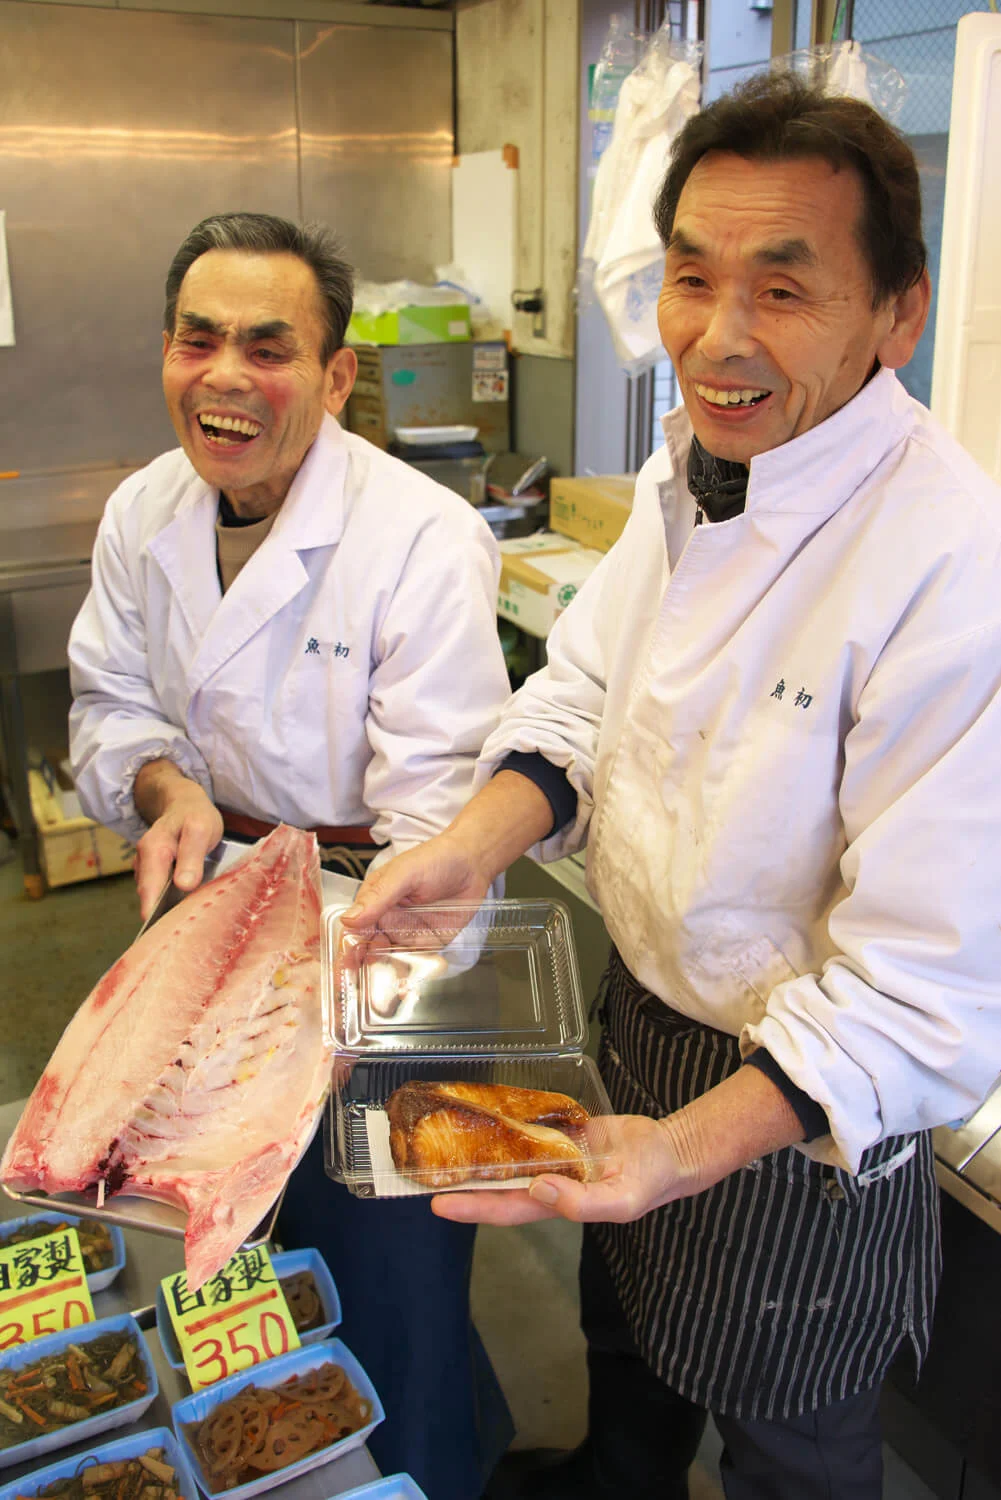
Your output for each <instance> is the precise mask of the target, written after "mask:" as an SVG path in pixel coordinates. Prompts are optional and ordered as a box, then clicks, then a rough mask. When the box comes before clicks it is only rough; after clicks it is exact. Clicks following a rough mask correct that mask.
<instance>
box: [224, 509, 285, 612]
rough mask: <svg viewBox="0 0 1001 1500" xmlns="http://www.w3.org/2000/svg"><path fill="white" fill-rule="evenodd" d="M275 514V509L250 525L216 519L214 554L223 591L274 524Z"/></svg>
mask: <svg viewBox="0 0 1001 1500" xmlns="http://www.w3.org/2000/svg"><path fill="white" fill-rule="evenodd" d="M277 514H278V512H277V511H275V512H274V515H270V516H265V517H264V519H263V521H255V522H254V524H253V525H252V526H224V525H223V524H222V522H221V521H220V520H218V519H217V520H216V523H215V535H216V556H217V557H218V559H219V577H220V579H221V580H222V591H223V593H225V592H226V590H227V589H228V588H229V586H230V584H231V583H232V582H233V579H234V578H235V577H236V575H237V574H238V573H239V571H240V569H241V568H242V567H243V565H244V563H247V562H249V561H250V559H251V558H252V557H253V555H254V553H255V552H256V551H257V549H258V547H259V546H260V545H261V543H262V542H263V540H264V538H265V537H266V536H267V534H268V532H269V531H270V530H271V528H272V526H273V525H274V524H275V516H277Z"/></svg>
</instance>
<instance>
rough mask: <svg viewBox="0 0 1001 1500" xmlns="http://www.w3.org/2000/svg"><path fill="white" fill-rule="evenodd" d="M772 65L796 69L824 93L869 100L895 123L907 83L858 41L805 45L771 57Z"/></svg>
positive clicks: (887, 118) (902, 105) (885, 116)
mask: <svg viewBox="0 0 1001 1500" xmlns="http://www.w3.org/2000/svg"><path fill="white" fill-rule="evenodd" d="M772 68H773V69H779V70H782V71H785V72H788V73H795V74H797V75H799V76H800V77H802V78H803V79H804V80H805V81H806V82H808V83H811V84H814V85H815V86H817V87H818V88H821V89H823V91H824V93H825V94H847V95H848V96H849V98H852V99H861V100H862V101H863V102H864V103H866V104H871V105H872V106H873V108H874V109H877V110H879V113H880V114H881V115H882V116H883V118H884V119H886V120H889V121H890V123H891V125H892V124H895V123H896V122H897V120H898V119H899V117H900V113H901V111H902V109H903V107H904V101H905V100H906V98H907V83H906V82H905V80H904V78H903V77H902V76H901V74H900V73H898V72H897V70H896V68H894V67H893V66H892V65H891V64H890V63H888V62H884V61H883V59H882V58H880V57H876V56H874V55H873V53H871V52H863V50H862V47H861V44H860V43H859V42H832V43H830V45H828V46H821V47H805V48H802V49H801V50H799V51H796V52H786V53H785V54H784V55H783V56H781V57H776V58H773V59H772Z"/></svg>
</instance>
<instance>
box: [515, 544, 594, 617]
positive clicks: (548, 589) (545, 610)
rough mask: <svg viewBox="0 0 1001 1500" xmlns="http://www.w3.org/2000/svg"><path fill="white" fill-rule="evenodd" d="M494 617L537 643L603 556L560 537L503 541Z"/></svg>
mask: <svg viewBox="0 0 1001 1500" xmlns="http://www.w3.org/2000/svg"><path fill="white" fill-rule="evenodd" d="M500 552H501V575H500V590H499V595H498V600H497V613H498V614H499V615H500V616H501V617H502V618H503V619H505V620H511V621H513V623H514V624H515V625H518V626H520V628H521V629H522V630H524V631H526V632H527V633H528V634H529V635H534V636H539V637H540V638H541V639H543V640H544V639H545V637H546V636H547V635H548V634H549V632H550V630H552V628H553V625H554V624H555V623H556V621H557V620H558V619H559V617H560V615H561V614H562V613H563V611H564V609H566V607H567V605H568V604H569V603H570V600H571V599H572V598H573V597H574V595H575V594H576V593H577V590H578V589H579V588H580V586H581V584H582V583H584V581H585V580H586V579H587V578H590V576H591V574H592V573H593V572H594V570H595V568H596V567H597V566H598V564H599V563H600V562H601V553H600V552H595V551H594V550H593V549H592V548H590V547H581V546H579V545H578V544H577V543H576V542H572V541H570V540H569V539H568V538H567V537H564V536H554V535H553V533H552V532H538V533H537V534H536V535H535V536H524V537H514V538H512V539H511V540H510V541H506V542H501V544H500Z"/></svg>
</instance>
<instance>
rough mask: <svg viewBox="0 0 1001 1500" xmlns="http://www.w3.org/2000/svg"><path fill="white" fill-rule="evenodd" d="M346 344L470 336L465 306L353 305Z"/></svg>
mask: <svg viewBox="0 0 1001 1500" xmlns="http://www.w3.org/2000/svg"><path fill="white" fill-rule="evenodd" d="M346 336H347V341H348V343H349V344H448V343H452V342H453V341H455V340H457V339H471V338H472V336H473V325H472V323H471V321H470V317H469V307H468V306H467V305H466V304H465V303H458V302H457V303H452V304H450V305H449V306H447V307H417V306H410V307H401V308H398V309H397V310H396V311H395V312H384V313H367V312H361V311H358V310H357V309H356V310H355V311H354V312H353V313H352V314H351V321H350V323H349V324H348V331H347V335H346Z"/></svg>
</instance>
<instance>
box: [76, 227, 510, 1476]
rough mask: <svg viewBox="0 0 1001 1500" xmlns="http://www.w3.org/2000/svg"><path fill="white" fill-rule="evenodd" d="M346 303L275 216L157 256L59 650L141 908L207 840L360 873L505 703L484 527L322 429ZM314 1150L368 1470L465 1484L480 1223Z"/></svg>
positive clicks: (294, 1240)
mask: <svg viewBox="0 0 1001 1500" xmlns="http://www.w3.org/2000/svg"><path fill="white" fill-rule="evenodd" d="M351 304H352V278H351V271H350V268H349V267H348V266H347V265H346V264H345V263H344V261H343V260H341V259H340V257H339V256H338V254H337V253H336V250H335V248H334V247H333V245H332V243H331V241H330V240H329V237H328V236H327V235H326V234H325V233H324V232H323V231H320V230H313V229H302V228H300V227H299V226H296V225H294V224H290V223H288V222H286V221H284V220H281V219H277V218H274V217H273V216H271V215H267V214H222V215H217V216H214V217H213V218H210V219H207V220H205V221H203V223H201V224H200V225H198V226H197V227H196V228H195V229H194V230H193V231H192V232H191V234H190V235H189V236H188V237H187V239H186V240H185V242H184V244H183V245H182V246H181V248H180V249H179V251H178V253H177V255H176V256H175V258H174V261H173V263H172V265H171V268H170V272H169V274H168V278H167V296H166V309H165V316H164V334H163V385H164V393H165V396H166V401H167V406H168V409H169V411H170V415H171V419H172V421H173V423H174V427H175V430H176V432H177V435H178V438H179V440H180V444H181V447H180V449H178V450H175V451H173V452H171V453H167V454H164V455H163V456H162V457H160V458H158V459H156V460H155V461H154V462H153V463H152V464H150V465H149V466H148V467H147V468H146V469H143V470H142V471H140V472H139V473H137V474H134V475H132V476H131V477H130V478H129V479H128V480H126V481H125V483H124V484H123V485H121V486H120V488H119V489H118V490H117V491H116V493H115V494H114V495H113V496H112V497H111V500H110V501H109V503H108V506H107V509H106V512H105V515H104V519H103V521H102V524H101V529H100V532H99V535H98V540H97V544H96V547H95V553H94V566H93V586H92V590H91V593H90V595H89V597H88V599H87V601H86V603H85V604H84V606H83V609H82V610H81V613H80V615H79V617H78V619H77V621H76V624H75V625H74V627H73V632H72V635H71V639H70V646H69V655H70V661H71V669H72V685H73V692H74V704H73V709H72V714H71V737H72V744H71V753H72V759H73V766H74V773H75V776H76V782H77V787H78V789H79V792H80V795H81V800H82V802H83V804H84V806H85V807H86V809H87V811H88V813H90V814H91V815H92V816H94V817H95V818H97V819H99V820H100V821H101V822H102V823H105V824H107V825H109V826H111V827H113V828H116V829H118V830H119V831H120V832H121V833H123V834H124V835H125V836H126V837H128V838H130V839H132V840H133V841H134V842H136V843H137V845H138V859H137V867H136V879H137V885H138V889H139V896H140V904H141V908H142V913H143V915H144V916H146V915H147V914H148V912H149V911H150V910H151V908H152V906H153V905H154V903H155V901H156V899H157V896H158V895H159V892H160V890H161V888H162V887H163V885H164V883H165V882H166V880H167V879H168V877H169V876H170V875H171V872H173V879H174V883H175V885H177V886H178V887H179V888H180V889H182V890H185V891H190V890H192V889H193V888H195V887H196V886H198V884H199V882H200V881H201V879H202V874H203V864H204V860H205V857H206V855H207V854H208V853H209V851H210V850H212V849H213V847H214V846H215V845H216V844H217V843H218V842H219V840H220V839H221V838H222V836H223V834H224V832H225V833H226V834H227V836H228V837H230V838H236V839H240V838H245V839H256V838H259V837H260V836H262V835H263V834H265V833H267V832H268V830H269V829H270V828H272V827H274V826H275V825H276V824H279V823H285V824H291V825H293V826H294V827H296V828H301V829H309V830H314V831H315V832H316V834H317V837H318V839H319V843H320V846H321V852H322V853H323V854H324V856H325V863H326V864H327V867H328V868H332V869H335V870H336V871H338V872H339V873H341V874H346V875H349V876H355V877H358V876H360V875H362V874H363V873H364V871H365V870H366V868H367V867H368V865H369V864H370V863H371V862H373V861H379V860H381V859H384V858H388V857H389V855H390V854H391V853H399V852H402V851H403V850H406V849H407V848H409V847H411V846H413V845H415V844H417V843H419V842H420V841H421V840H423V839H425V838H427V837H429V836H431V835H433V834H434V833H436V832H438V831H440V830H441V829H442V828H443V827H445V826H446V825H447V823H448V822H449V821H450V819H451V818H452V817H453V816H454V815H455V813H456V812H457V811H458V809H459V808H460V807H461V806H462V804H463V803H464V802H465V800H466V799H467V797H468V795H469V792H470V790H471V787H472V777H473V768H474V765H475V761H476V757H477V754H478V752H479V749H480V746H481V744H482V742H483V740H484V738H485V736H486V735H487V734H488V733H489V731H490V730H491V728H492V727H493V726H494V724H495V722H496V719H497V715H498V712H499V709H500V707H501V704H502V703H503V701H504V699H505V697H506V695H507V678H506V673H505V670H504V664H503V658H502V655H501V651H500V646H499V643H498V638H497V631H496V621H495V604H496V584H497V572H498V559H497V550H496V546H495V543H494V541H493V538H492V537H491V535H490V533H489V530H488V528H487V527H486V526H485V524H484V523H483V521H482V520H481V519H480V517H478V516H477V515H476V513H475V511H474V510H473V509H472V508H471V507H470V506H469V505H468V504H466V503H465V502H464V501H463V500H462V499H461V498H460V497H459V496H457V495H455V494H453V493H452V492H451V491H449V490H446V489H444V488H442V487H441V486H439V485H437V484H435V483H433V482H432V481H430V480H429V479H427V478H426V477H425V476H424V475H422V474H420V473H418V472H417V471H416V470H414V469H412V468H409V467H408V466H406V465H404V464H402V463H400V462H398V461H397V460H395V459H393V458H390V457H389V456H388V455H387V454H385V453H383V452H381V451H380V450H378V449H376V448H374V447H373V446H371V445H370V444H369V443H367V442H365V441H364V440H363V439H361V438H359V437H357V436H355V435H353V434H350V433H347V432H345V431H343V430H342V429H341V427H340V426H339V424H338V422H337V420H336V416H337V414H338V413H340V412H341V410H342V409H343V407H344V404H345V402H346V401H347V398H348V396H349V394H350V391H351V388H352V384H353V382H354V377H355V372H356V368H357V362H356V359H355V355H354V352H353V351H352V350H351V349H349V348H347V347H346V346H345V345H344V343H343V338H344V332H345V329H346V327H347V323H348V319H349V317H350V313H351ZM223 878H225V877H223ZM153 930H154V931H155V928H154V929H153ZM321 1144H322V1143H321V1141H320V1139H319V1137H317V1139H316V1140H314V1142H313V1145H312V1147H310V1149H309V1151H308V1152H307V1153H306V1156H305V1157H304V1159H303V1161H302V1164H301V1165H300V1166H299V1168H297V1170H296V1172H295V1173H294V1174H293V1176H292V1179H291V1181H290V1184H289V1187H288V1190H287V1193H286V1198H285V1202H284V1205H283V1209H282V1213H281V1217H280V1219H279V1227H278V1235H279V1238H280V1239H281V1240H282V1242H283V1244H285V1245H286V1246H287V1247H288V1248H292V1247H294V1246H298V1245H315V1246H317V1247H318V1248H319V1249H320V1251H321V1252H322V1253H323V1254H324V1256H325V1258H326V1259H327V1260H328V1262H329V1264H330V1267H331V1270H332V1272H333V1274H334V1278H335V1280H336V1281H337V1284H338V1287H339V1290H340V1293H341V1297H342V1301H343V1304H344V1315H345V1321H344V1325H343V1329H342V1331H343V1333H344V1337H345V1341H346V1342H347V1344H348V1345H349V1347H351V1348H352V1349H353V1350H354V1352H355V1353H356V1354H357V1355H358V1357H359V1358H360V1359H361V1361H362V1363H363V1364H364V1365H365V1367H366V1368H367V1369H368V1371H369V1373H370V1374H371V1376H372V1379H373V1381H374V1383H375V1385H376V1388H377V1389H378V1390H379V1393H380V1395H381V1397H382V1400H383V1403H384V1405H385V1407H386V1412H387V1419H386V1421H385V1423H384V1424H383V1425H382V1426H381V1427H380V1428H379V1429H378V1431H377V1432H376V1433H375V1435H374V1436H373V1439H372V1448H373V1452H374V1453H375V1456H376V1458H377V1460H378V1462H379V1463H380V1465H381V1467H383V1468H384V1469H385V1470H387V1471H391V1470H409V1471H410V1472H411V1473H412V1474H413V1475H414V1477H415V1478H416V1479H418V1481H419V1482H420V1483H421V1484H422V1485H423V1486H424V1487H425V1488H426V1489H427V1490H428V1492H429V1493H430V1494H432V1495H433V1496H434V1497H435V1500H470V1497H471V1496H474V1495H477V1494H479V1492H480V1489H481V1488H482V1482H483V1479H484V1477H485V1475H486V1473H488V1472H489V1469H490V1467H491V1465H492V1463H493V1462H494V1461H495V1460H496V1458H497V1456H498V1453H499V1452H500V1451H501V1450H502V1449H503V1446H504V1444H505V1443H506V1441H507V1439H508V1437H509V1435H510V1427H509V1419H508V1416H507V1411H506V1407H505V1405H504V1402H503V1398H502V1397H501V1395H500V1392H499V1389H498V1388H497V1386H496V1381H495V1380H494V1378H493V1372H492V1371H491V1370H490V1368H489V1363H488V1362H487V1360H486V1357H485V1355H484V1353H483V1351H482V1348H481V1346H480V1345H479V1341H478V1338H477V1336H476V1334H475V1330H474V1329H473V1328H472V1327H471V1324H470V1321H469V1311H468V1281H469V1271H470V1262H471V1256H472V1231H471V1230H469V1229H468V1228H467V1227H465V1226H454V1225H453V1226H445V1225H443V1224H442V1222H441V1221H439V1220H436V1219H434V1218H433V1217H432V1215H431V1214H430V1212H429V1209H428V1207H427V1204H426V1200H415V1199H407V1200H400V1201H398V1202H393V1203H388V1204H371V1203H360V1202H358V1200H356V1199H354V1198H352V1197H351V1196H350V1194H348V1193H347V1191H346V1190H345V1189H344V1188H342V1187H340V1186H339V1185H337V1184H335V1183H333V1182H331V1181H330V1180H329V1179H328V1178H327V1177H326V1176H325V1174H324V1172H323V1163H322V1149H321ZM416 1390H420V1391H421V1392H422V1404H423V1407H424V1410H423V1411H421V1410H419V1409H418V1403H415V1402H414V1400H413V1393H414V1391H416ZM445 1434H447V1440H446V1437H445Z"/></svg>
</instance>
